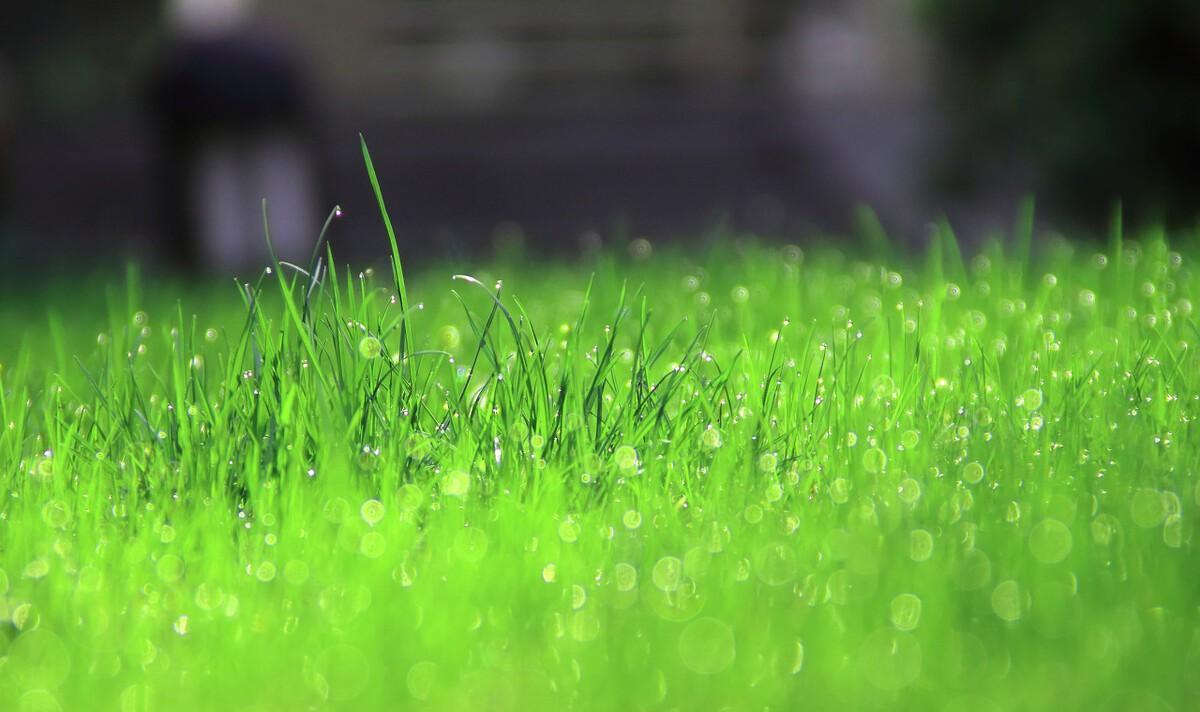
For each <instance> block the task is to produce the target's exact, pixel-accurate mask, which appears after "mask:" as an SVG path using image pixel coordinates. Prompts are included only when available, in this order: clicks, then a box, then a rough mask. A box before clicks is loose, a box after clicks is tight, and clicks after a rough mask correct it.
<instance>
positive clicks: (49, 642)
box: [4, 628, 71, 690]
mask: <svg viewBox="0 0 1200 712" xmlns="http://www.w3.org/2000/svg"><path fill="white" fill-rule="evenodd" d="M70 671H71V650H70V648H68V647H67V645H66V644H65V643H63V641H62V640H61V639H59V637H58V636H57V635H55V634H54V633H51V632H50V631H48V630H46V629H41V628H39V629H36V630H26V631H25V632H23V633H21V635H19V636H17V637H16V639H15V640H14V641H13V643H12V645H11V646H10V647H9V649H8V656H7V663H6V664H5V666H4V677H5V678H7V680H8V681H9V682H10V684H12V685H13V686H15V687H17V688H18V689H26V690H29V689H55V688H57V687H58V686H59V685H61V684H62V683H63V681H64V680H66V679H67V676H68V675H69V673H70Z"/></svg>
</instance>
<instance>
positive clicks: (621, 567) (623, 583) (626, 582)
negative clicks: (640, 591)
mask: <svg viewBox="0 0 1200 712" xmlns="http://www.w3.org/2000/svg"><path fill="white" fill-rule="evenodd" d="M637 579H638V575H637V569H635V568H634V567H632V566H630V565H629V564H627V563H625V562H623V561H622V562H621V563H619V564H617V565H616V566H615V567H613V580H614V581H615V582H616V584H617V590H618V591H622V592H624V591H632V590H633V589H635V588H637Z"/></svg>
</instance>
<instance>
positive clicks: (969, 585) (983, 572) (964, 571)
mask: <svg viewBox="0 0 1200 712" xmlns="http://www.w3.org/2000/svg"><path fill="white" fill-rule="evenodd" d="M991 579H992V561H991V559H989V558H988V557H987V554H985V553H983V552H982V551H980V550H978V549H972V550H970V551H968V552H967V553H965V554H963V557H962V560H961V561H959V562H958V587H959V588H961V589H962V590H964V591H974V590H976V589H980V588H983V587H984V586H986V585H987V583H988V581H991Z"/></svg>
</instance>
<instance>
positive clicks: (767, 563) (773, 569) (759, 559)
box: [754, 541, 800, 586]
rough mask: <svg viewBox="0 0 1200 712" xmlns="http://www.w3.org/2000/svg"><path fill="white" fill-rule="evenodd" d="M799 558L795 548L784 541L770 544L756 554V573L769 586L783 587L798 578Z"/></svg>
mask: <svg viewBox="0 0 1200 712" xmlns="http://www.w3.org/2000/svg"><path fill="white" fill-rule="evenodd" d="M799 566H800V562H799V557H798V556H797V554H796V551H795V549H794V548H793V547H791V546H788V544H787V543H785V542H782V541H775V542H770V543H768V544H766V545H765V546H763V547H762V548H761V549H759V550H758V551H757V552H756V555H755V557H754V571H755V573H757V574H758V578H759V580H760V581H762V582H763V583H765V584H767V585H768V586H781V585H783V584H785V583H788V582H790V581H791V580H792V579H794V578H796V574H797V572H798V570H799Z"/></svg>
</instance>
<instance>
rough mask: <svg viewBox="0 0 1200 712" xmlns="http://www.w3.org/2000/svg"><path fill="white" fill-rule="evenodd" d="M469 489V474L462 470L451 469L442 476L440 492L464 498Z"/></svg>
mask: <svg viewBox="0 0 1200 712" xmlns="http://www.w3.org/2000/svg"><path fill="white" fill-rule="evenodd" d="M470 491H471V476H470V475H468V474H467V473H465V472H463V471H462V470H451V471H450V472H447V473H446V474H445V475H443V476H442V494H445V495H446V496H448V497H458V498H460V499H461V498H464V497H466V496H467V493H468V492H470Z"/></svg>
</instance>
